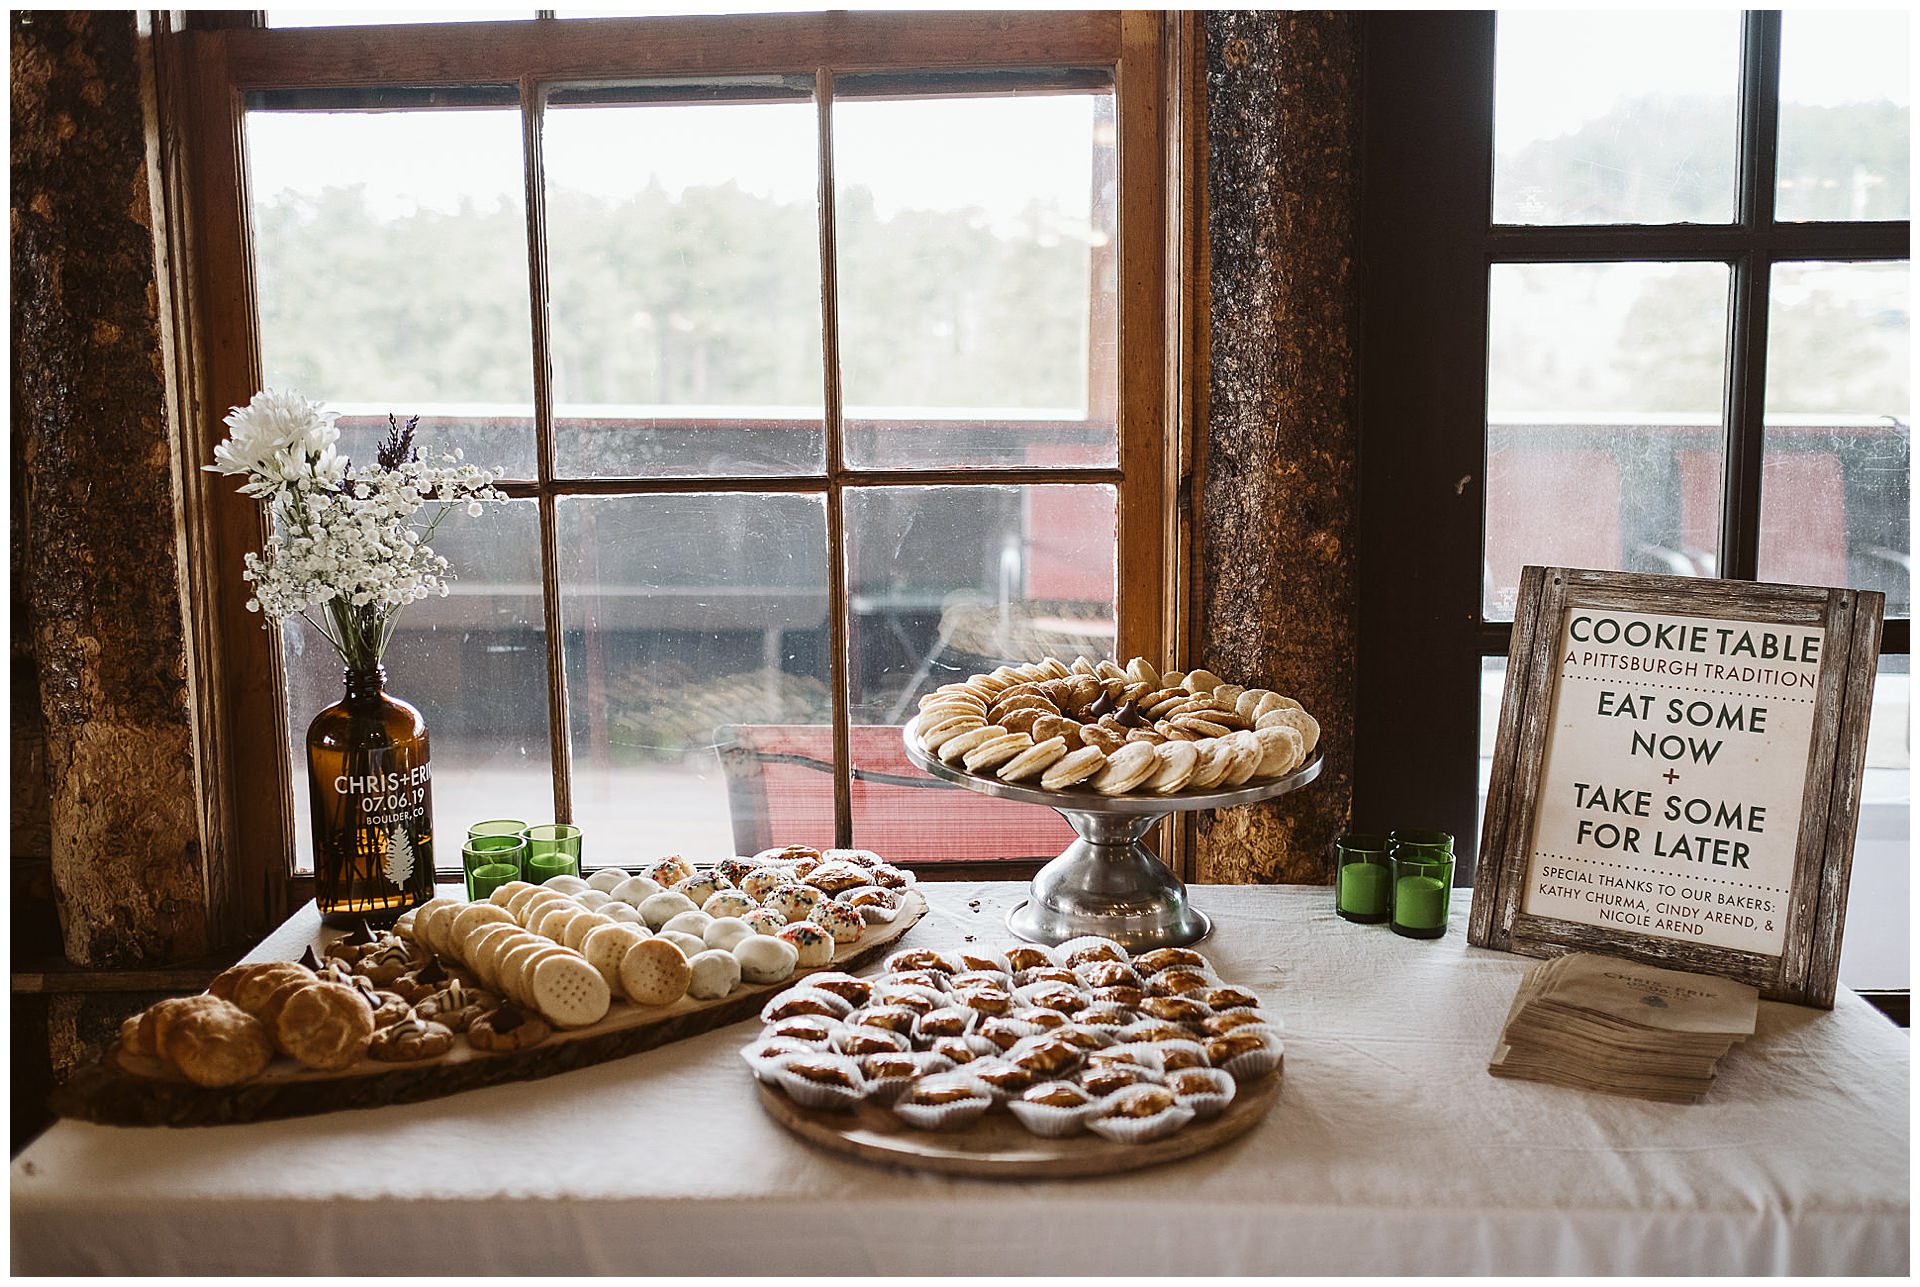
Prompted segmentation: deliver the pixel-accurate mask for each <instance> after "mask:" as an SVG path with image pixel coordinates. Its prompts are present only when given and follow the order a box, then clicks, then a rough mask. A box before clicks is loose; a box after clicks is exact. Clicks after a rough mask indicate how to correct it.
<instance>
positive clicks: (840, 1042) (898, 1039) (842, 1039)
mask: <svg viewBox="0 0 1920 1287" xmlns="http://www.w3.org/2000/svg"><path fill="white" fill-rule="evenodd" d="M869 1041H876V1042H879V1043H880V1044H881V1045H882V1046H885V1047H887V1049H886V1050H884V1051H883V1050H861V1051H852V1050H848V1049H847V1046H848V1045H849V1044H850V1043H855V1042H861V1043H864V1042H869ZM827 1047H828V1049H830V1050H832V1051H833V1052H834V1053H835V1054H841V1055H846V1056H848V1057H849V1058H853V1059H864V1058H866V1057H867V1056H868V1055H875V1054H883V1053H885V1054H896V1055H904V1054H910V1053H912V1051H913V1039H912V1038H911V1037H909V1036H907V1035H906V1034H905V1033H903V1032H895V1031H893V1030H892V1029H891V1028H870V1027H867V1026H865V1025H855V1026H851V1027H849V1026H847V1025H845V1024H842V1025H841V1026H840V1027H838V1028H836V1029H834V1031H833V1035H832V1036H831V1037H829V1038H827Z"/></svg>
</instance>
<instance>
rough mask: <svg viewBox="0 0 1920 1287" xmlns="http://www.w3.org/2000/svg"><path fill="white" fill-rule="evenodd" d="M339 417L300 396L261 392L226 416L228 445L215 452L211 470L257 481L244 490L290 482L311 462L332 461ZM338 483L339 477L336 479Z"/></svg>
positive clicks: (253, 481)
mask: <svg viewBox="0 0 1920 1287" xmlns="http://www.w3.org/2000/svg"><path fill="white" fill-rule="evenodd" d="M334 417H335V413H334V412H331V411H327V410H324V409H323V408H322V407H321V406H320V404H319V403H317V402H312V401H309V400H308V399H306V398H303V397H301V396H300V395H299V394H297V393H280V392H277V391H275V390H273V389H262V390H261V391H260V392H258V393H256V394H254V395H253V399H252V400H251V401H250V402H248V403H247V405H246V406H244V407H235V408H233V410H232V411H230V412H228V413H227V419H226V425H227V428H228V430H229V431H230V432H229V434H228V437H227V440H226V441H225V442H223V443H221V444H220V445H219V446H217V447H215V448H214V449H213V459H214V463H213V464H211V465H209V466H207V468H208V469H210V470H212V471H213V472H215V473H220V474H246V475H253V476H255V477H254V478H253V480H252V481H251V482H250V483H249V484H248V485H247V487H244V488H242V489H241V490H243V491H252V492H253V493H254V494H256V495H257V494H264V493H261V492H259V491H258V490H257V489H258V488H259V486H260V484H261V483H262V482H266V483H275V482H283V481H284V482H291V481H293V480H294V478H296V477H297V476H298V475H299V474H300V473H302V472H304V471H306V470H307V469H308V468H309V467H310V465H311V463H312V462H314V461H316V460H318V459H320V458H322V457H323V456H330V455H331V453H332V449H333V445H334V444H335V443H336V442H338V441H340V431H339V429H337V428H335V427H334V423H333V422H334ZM336 481H337V475H336Z"/></svg>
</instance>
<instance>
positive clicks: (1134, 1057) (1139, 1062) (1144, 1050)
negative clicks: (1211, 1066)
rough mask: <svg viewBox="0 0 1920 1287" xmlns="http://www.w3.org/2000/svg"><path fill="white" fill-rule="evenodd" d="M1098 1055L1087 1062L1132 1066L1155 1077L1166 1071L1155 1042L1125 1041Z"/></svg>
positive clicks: (1109, 1047)
mask: <svg viewBox="0 0 1920 1287" xmlns="http://www.w3.org/2000/svg"><path fill="white" fill-rule="evenodd" d="M1099 1053H1100V1057H1099V1058H1098V1059H1096V1060H1089V1061H1088V1062H1089V1063H1090V1064H1095V1063H1097V1064H1112V1063H1126V1064H1133V1065H1134V1066H1135V1067H1138V1068H1145V1069H1146V1070H1147V1071H1148V1072H1150V1073H1153V1074H1155V1075H1156V1076H1157V1075H1158V1074H1160V1073H1163V1072H1165V1071H1166V1063H1165V1060H1164V1058H1163V1057H1162V1055H1161V1053H1160V1047H1159V1045H1158V1044H1156V1043H1155V1042H1151V1041H1127V1042H1122V1043H1119V1044H1117V1045H1112V1046H1108V1047H1107V1048H1106V1049H1105V1050H1102V1051H1100V1052H1099ZM1201 1053H1202V1055H1203V1056H1204V1054H1205V1051H1204V1050H1203V1051H1202V1052H1201Z"/></svg>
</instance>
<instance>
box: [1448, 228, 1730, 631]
mask: <svg viewBox="0 0 1920 1287" xmlns="http://www.w3.org/2000/svg"><path fill="white" fill-rule="evenodd" d="M1727 297H1728V273H1727V268H1726V265H1724V264H1639V263H1632V264H1496V265H1494V267H1493V269H1492V274H1491V282H1490V299H1489V314H1488V327H1489V340H1488V350H1489V354H1488V370H1487V490H1486V551H1485V556H1486V563H1485V576H1486V591H1485V595H1484V600H1483V609H1482V610H1483V612H1484V614H1485V617H1486V619H1488V620H1498V621H1506V620H1511V619H1512V617H1513V604H1514V595H1515V594H1516V593H1517V591H1518V589H1519V584H1520V569H1521V567H1522V566H1523V565H1525V564H1528V563H1543V564H1548V565H1552V566H1566V567H1584V568H1600V569H1607V570H1616V571H1628V572H1668V573H1678V574H1680V575H1683V576H1711V575H1713V573H1714V569H1715V567H1716V565H1717V559H1716V549H1717V542H1718V533H1719V529H1720V482H1721V462H1722V455H1723V446H1722V443H1723V441H1724V433H1723V429H1722V425H1723V421H1724V415H1723V412H1722V409H1721V408H1722V389H1723V382H1724V374H1723V373H1724V367H1725V351H1726V336H1727Z"/></svg>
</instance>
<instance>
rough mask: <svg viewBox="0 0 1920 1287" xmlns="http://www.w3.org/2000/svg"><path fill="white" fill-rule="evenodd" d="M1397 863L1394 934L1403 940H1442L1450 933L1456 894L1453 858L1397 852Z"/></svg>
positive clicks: (1406, 850)
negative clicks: (1453, 898)
mask: <svg viewBox="0 0 1920 1287" xmlns="http://www.w3.org/2000/svg"><path fill="white" fill-rule="evenodd" d="M1391 858H1392V863H1393V932H1394V933H1396V934H1398V935H1400V936H1401V937H1403V938H1439V937H1440V936H1441V935H1443V934H1445V933H1446V932H1447V913H1448V911H1449V910H1450V903H1451V900H1452V894H1453V855H1452V854H1450V853H1449V854H1445V855H1443V856H1439V857H1435V856H1432V855H1431V854H1429V853H1426V852H1422V851H1420V850H1419V849H1418V848H1415V847H1408V848H1404V849H1396V850H1394V852H1393V853H1392V855H1391Z"/></svg>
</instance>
